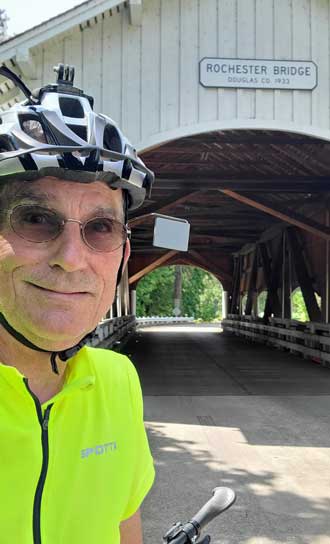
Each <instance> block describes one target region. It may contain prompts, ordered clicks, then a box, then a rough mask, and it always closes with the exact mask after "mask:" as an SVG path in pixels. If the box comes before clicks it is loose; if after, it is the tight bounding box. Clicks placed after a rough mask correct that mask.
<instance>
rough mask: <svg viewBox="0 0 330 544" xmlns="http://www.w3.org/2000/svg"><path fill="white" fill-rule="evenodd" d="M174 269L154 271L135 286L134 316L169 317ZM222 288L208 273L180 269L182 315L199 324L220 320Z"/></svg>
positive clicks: (172, 302) (190, 268)
mask: <svg viewBox="0 0 330 544" xmlns="http://www.w3.org/2000/svg"><path fill="white" fill-rule="evenodd" d="M174 281H175V267H174V266H169V267H163V268H158V269H157V270H154V271H153V272H151V273H150V274H148V275H147V276H145V277H144V278H143V279H142V280H140V282H139V283H138V287H137V316H138V317H142V316H153V315H158V316H172V315H173V310H174ZM221 310H222V286H221V284H220V282H219V281H218V280H217V279H216V278H214V277H213V276H212V275H211V274H209V273H208V272H205V271H204V270H201V269H200V268H195V267H191V266H182V301H181V315H183V316H189V317H195V318H196V319H198V320H201V321H212V320H215V319H221Z"/></svg>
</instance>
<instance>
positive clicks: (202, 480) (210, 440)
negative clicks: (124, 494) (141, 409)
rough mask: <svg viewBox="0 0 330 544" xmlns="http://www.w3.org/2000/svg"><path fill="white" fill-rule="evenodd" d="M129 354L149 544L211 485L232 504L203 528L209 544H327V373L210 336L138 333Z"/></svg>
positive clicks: (204, 331) (206, 331)
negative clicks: (143, 449)
mask: <svg viewBox="0 0 330 544" xmlns="http://www.w3.org/2000/svg"><path fill="white" fill-rule="evenodd" d="M125 352H126V353H127V354H130V356H131V358H132V360H133V362H134V363H135V365H136V367H137V369H138V372H139V375H140V378H141V382H142V387H143V390H144V394H145V420H146V422H147V429H148V434H149V439H150V444H151V448H152V452H153V455H154V459H155V464H156V470H157V479H156V483H155V485H154V487H153V489H152V491H151V493H150V494H149V496H148V497H147V499H146V501H145V503H144V505H143V519H144V532H145V544H156V543H157V544H160V543H161V542H162V538H161V537H162V533H163V532H164V531H165V529H166V528H167V527H168V526H169V525H171V524H172V522H174V521H178V520H183V521H186V520H187V519H188V518H189V516H190V515H191V514H193V513H194V511H195V510H197V509H198V508H199V506H200V505H201V504H202V503H203V502H204V501H206V500H207V499H208V497H209V492H210V490H211V489H212V488H213V487H215V486H216V485H228V486H232V487H233V488H234V489H235V490H236V492H237V496H238V498H237V502H236V504H235V505H234V506H233V507H232V508H231V509H230V510H229V511H228V512H225V513H224V514H223V515H222V516H221V517H219V518H218V519H217V520H216V521H214V522H212V524H210V526H209V528H210V532H211V534H212V535H213V538H212V544H220V543H224V544H238V543H248V544H273V543H276V544H277V543H288V542H289V543H299V544H307V543H308V544H310V543H312V544H330V370H329V369H324V368H322V367H320V366H319V365H317V364H314V363H311V362H310V361H304V360H303V359H300V358H298V357H296V356H293V355H290V354H287V353H283V352H281V351H276V350H271V349H268V348H265V347H263V346H258V345H252V344H248V343H246V342H245V341H244V340H241V339H237V338H231V337H225V336H224V335H223V334H221V333H219V332H218V330H217V329H216V328H214V327H213V328H206V327H200V328H194V327H186V326H181V327H179V328H174V329H173V327H172V328H171V327H170V328H166V329H165V328H164V327H158V328H156V327H155V328H149V329H145V330H141V331H140V332H139V333H137V334H136V335H135V336H134V337H132V338H131V339H130V341H129V342H128V343H127V344H126V347H125Z"/></svg>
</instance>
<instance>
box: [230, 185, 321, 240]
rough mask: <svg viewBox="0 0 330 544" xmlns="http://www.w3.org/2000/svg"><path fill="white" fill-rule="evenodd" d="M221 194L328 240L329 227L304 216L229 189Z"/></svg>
mask: <svg viewBox="0 0 330 544" xmlns="http://www.w3.org/2000/svg"><path fill="white" fill-rule="evenodd" d="M221 192H222V193H223V194H225V195H227V196H229V197H230V198H233V199H235V200H237V201H238V202H241V203H242V204H246V205H247V206H252V208H256V209H257V210H259V211H261V212H264V213H266V214H268V215H272V216H273V217H276V218H277V219H280V220H281V221H284V222H285V223H289V224H290V225H295V226H296V227H299V228H300V229H303V230H306V231H308V232H310V233H311V234H314V236H318V237H319V238H323V239H324V240H330V228H329V227H326V226H324V225H321V224H320V223H317V222H316V221H314V220H313V219H309V218H308V217H305V216H304V215H301V214H298V213H296V212H293V211H291V210H287V209H285V208H280V207H279V206H275V205H274V204H272V205H271V206H270V205H269V204H265V203H263V202H261V201H260V200H257V199H256V198H255V197H253V199H252V198H250V197H247V196H245V195H242V194H240V193H236V192H235V191H230V190H229V189H221Z"/></svg>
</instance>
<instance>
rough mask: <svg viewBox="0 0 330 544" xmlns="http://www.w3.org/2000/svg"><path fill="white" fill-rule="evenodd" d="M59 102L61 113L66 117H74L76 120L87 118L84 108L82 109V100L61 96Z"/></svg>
mask: <svg viewBox="0 0 330 544" xmlns="http://www.w3.org/2000/svg"><path fill="white" fill-rule="evenodd" d="M58 101H59V104H60V109H61V112H62V114H63V115H65V117H73V118H75V119H83V118H84V117H85V112H84V108H83V107H82V105H81V102H80V100H77V99H76V98H69V97H66V96H60V97H59V99H58Z"/></svg>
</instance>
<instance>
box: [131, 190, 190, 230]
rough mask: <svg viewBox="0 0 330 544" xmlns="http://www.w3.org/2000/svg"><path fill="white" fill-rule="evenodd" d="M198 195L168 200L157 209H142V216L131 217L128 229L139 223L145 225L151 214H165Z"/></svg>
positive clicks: (185, 195)
mask: <svg viewBox="0 0 330 544" xmlns="http://www.w3.org/2000/svg"><path fill="white" fill-rule="evenodd" d="M199 193H200V191H195V192H193V193H184V194H181V196H180V197H179V198H177V199H176V200H172V199H168V200H167V201H166V202H164V203H163V205H161V207H160V208H157V209H155V207H154V206H148V207H147V208H143V209H142V210H141V211H142V212H143V215H138V216H137V217H133V218H132V219H130V220H129V222H128V224H129V226H130V227H136V226H137V225H140V224H141V223H145V222H146V221H148V220H150V219H152V218H153V217H152V216H151V215H150V214H151V213H166V212H168V211H169V210H170V209H172V208H174V207H175V206H178V205H179V204H182V203H183V202H186V201H187V200H189V199H190V198H192V197H193V196H196V195H198V194H199ZM172 198H173V197H172Z"/></svg>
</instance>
